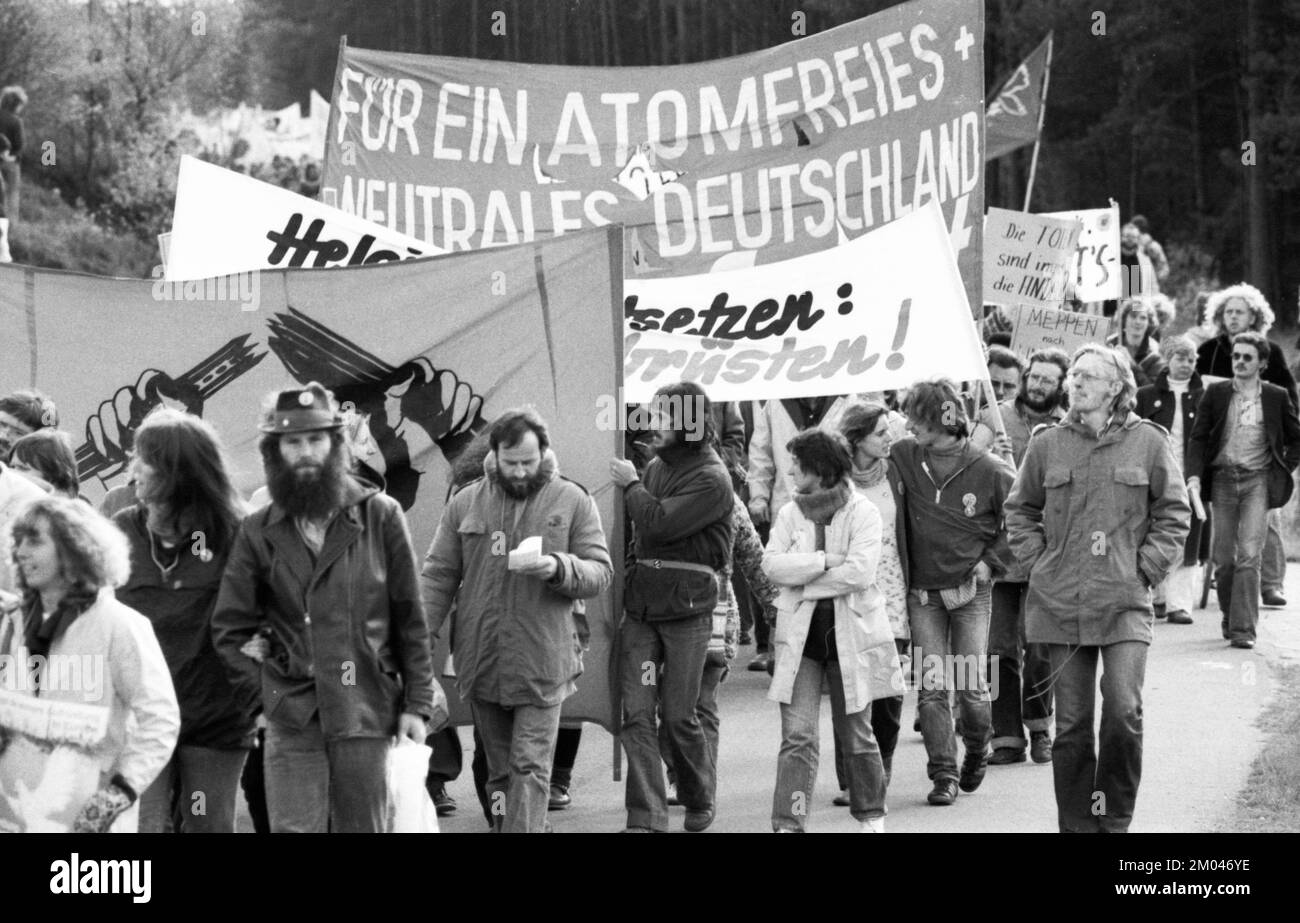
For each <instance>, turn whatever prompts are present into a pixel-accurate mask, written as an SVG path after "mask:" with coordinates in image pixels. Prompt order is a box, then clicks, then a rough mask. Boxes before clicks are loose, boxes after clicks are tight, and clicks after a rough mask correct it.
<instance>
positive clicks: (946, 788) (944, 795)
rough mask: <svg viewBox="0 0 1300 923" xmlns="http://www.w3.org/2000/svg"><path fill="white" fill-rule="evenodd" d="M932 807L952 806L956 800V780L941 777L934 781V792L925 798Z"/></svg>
mask: <svg viewBox="0 0 1300 923" xmlns="http://www.w3.org/2000/svg"><path fill="white" fill-rule="evenodd" d="M925 800H926V801H928V802H930V804H933V805H945V804H952V803H953V802H954V801H956V800H957V780H956V779H950V778H948V777H947V776H941V777H939V778H938V779H935V780H934V790H933V791H932V792H930V794H929V795H927V796H926V799H925Z"/></svg>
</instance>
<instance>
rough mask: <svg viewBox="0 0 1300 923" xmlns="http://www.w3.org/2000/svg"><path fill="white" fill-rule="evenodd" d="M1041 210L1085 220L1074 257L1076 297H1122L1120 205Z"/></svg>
mask: <svg viewBox="0 0 1300 923" xmlns="http://www.w3.org/2000/svg"><path fill="white" fill-rule="evenodd" d="M1042 214H1043V217H1045V218H1065V219H1067V220H1068V219H1076V218H1077V219H1078V220H1079V221H1082V222H1083V233H1082V234H1080V236H1079V243H1078V246H1077V248H1076V257H1075V274H1074V285H1075V297H1076V298H1078V299H1079V300H1080V301H1106V300H1107V299H1111V298H1118V297H1120V285H1121V277H1120V263H1119V206H1118V205H1111V207H1110V208H1089V209H1085V210H1084V211H1076V212H1043V213H1042Z"/></svg>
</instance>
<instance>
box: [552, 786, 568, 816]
mask: <svg viewBox="0 0 1300 923" xmlns="http://www.w3.org/2000/svg"><path fill="white" fill-rule="evenodd" d="M571 804H573V799H572V798H571V797H569V786H567V785H552V786H551V800H550V801H548V802H547V803H546V809H547V810H548V811H563V810H564V809H565V808H567V807H568V806H569V805H571Z"/></svg>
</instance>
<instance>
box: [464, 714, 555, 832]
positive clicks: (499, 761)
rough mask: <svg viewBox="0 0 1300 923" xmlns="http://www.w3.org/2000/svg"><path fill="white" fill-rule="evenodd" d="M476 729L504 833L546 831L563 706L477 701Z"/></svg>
mask: <svg viewBox="0 0 1300 923" xmlns="http://www.w3.org/2000/svg"><path fill="white" fill-rule="evenodd" d="M470 707H471V708H472V709H473V711H474V727H475V729H476V730H477V731H478V734H479V739H480V740H482V741H483V752H484V755H485V756H486V757H487V771H488V779H487V787H486V793H487V798H488V810H489V811H490V812H491V814H492V818H493V821H494V823H495V825H496V828H497V829H498V830H500V831H501V832H502V833H545V832H546V830H547V827H548V825H547V822H546V811H547V803H548V802H549V800H550V795H551V760H552V759H554V757H555V741H556V739H557V738H558V737H559V734H560V706H559V705H550V706H547V707H539V706H535V705H517V706H515V707H513V708H504V707H502V706H500V705H498V704H496V703H495V702H483V701H479V700H477V699H476V700H474V701H472V702H471V703H470Z"/></svg>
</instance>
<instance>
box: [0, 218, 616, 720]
mask: <svg viewBox="0 0 1300 923" xmlns="http://www.w3.org/2000/svg"><path fill="white" fill-rule="evenodd" d="M621 260H622V235H621V234H620V233H619V231H618V230H617V229H614V228H609V229H603V230H595V231H588V232H583V233H580V234H573V235H569V236H566V237H564V238H561V239H556V240H551V241H545V242H539V243H534V244H525V245H520V246H517V247H501V248H495V249H493V250H489V251H481V252H476V253H467V254H457V255H454V256H442V257H433V258H430V259H423V260H415V261H408V262H403V263H391V264H386V265H375V266H358V267H355V268H340V269H337V270H334V271H332V272H314V271H311V270H296V269H288V270H264V271H261V272H255V273H245V274H243V275H242V276H230V277H223V278H221V279H219V280H213V279H208V280H202V281H197V282H186V283H169V282H165V281H164V280H161V279H159V280H157V281H154V282H149V281H134V280H126V279H106V278H99V277H93V276H86V275H80V274H76V273H67V272H56V271H44V270H35V269H30V268H21V267H17V266H7V265H0V330H3V331H4V333H3V335H2V336H0V394H5V393H9V392H11V391H14V390H17V389H19V388H30V387H34V388H38V389H40V390H41V391H42V392H44V393H45V394H47V395H49V396H50V397H51V398H53V399H54V401H55V402H56V403H57V405H58V408H59V416H60V424H61V427H62V428H63V429H64V430H65V431H67V432H68V433H69V434H70V435H71V436H72V440H73V443H74V445H75V446H76V452H77V464H78V469H79V473H80V475H81V479H82V483H81V490H82V493H83V495H84V496H86V498H87V499H89V500H91V501H92V502H94V503H98V502H99V500H100V499H101V498H102V497H103V496H104V494H105V493H106V492H107V491H108V490H110V489H111V488H113V487H116V486H118V485H123V484H125V483H126V481H127V462H128V460H129V457H130V451H131V444H132V435H133V433H134V431H135V428H136V427H137V426H138V425H139V424H140V422H141V421H142V420H143V419H144V417H145V416H146V415H147V414H148V413H149V411H150V410H152V409H153V408H154V407H157V406H158V405H160V404H170V405H172V406H175V407H179V408H183V409H185V410H188V411H190V412H191V413H195V414H198V415H199V416H202V417H203V418H204V419H206V420H208V421H210V422H211V423H213V424H214V425H215V426H216V428H217V430H218V431H219V432H220V433H221V435H222V437H223V439H224V441H225V444H226V448H227V450H228V451H229V453H230V455H231V457H232V460H233V462H234V465H235V468H236V483H237V485H238V486H239V487H240V489H241V490H242V492H243V494H244V496H245V497H248V496H250V495H251V494H252V493H253V491H254V490H256V489H257V488H258V487H260V486H261V485H262V483H263V481H264V478H263V473H262V464H261V460H260V457H259V455H258V450H257V440H258V435H259V433H258V431H257V424H258V421H259V414H260V411H261V408H262V406H263V402H264V399H265V398H266V397H267V395H269V394H271V393H272V392H275V391H277V390H279V389H282V388H289V387H295V386H298V385H301V384H304V383H306V382H308V381H313V380H314V381H319V382H321V383H322V384H324V385H325V386H326V387H329V388H331V389H332V390H333V391H334V393H335V395H336V397H337V398H338V400H339V402H340V404H341V406H342V408H343V410H344V412H345V415H346V418H347V421H348V423H347V433H348V435H349V437H350V441H351V443H352V447H353V452H354V455H355V456H356V457H357V459H358V460H359V461H360V462H361V463H362V464H364V465H365V466H367V467H369V468H370V469H371V470H372V471H373V472H374V473H376V474H378V475H381V476H382V478H383V480H384V482H385V483H386V484H387V492H388V493H389V494H390V495H391V496H392V497H394V498H395V499H397V500H398V501H399V502H400V503H401V505H402V508H403V509H404V510H405V511H406V514H407V518H408V521H409V523H410V527H411V533H412V536H413V538H414V541H415V547H416V554H417V556H419V557H420V558H421V559H422V558H423V556H424V553H425V551H426V550H427V549H428V547H429V545H430V543H431V542H432V540H433V536H434V531H435V530H436V528H437V524H438V517H439V515H440V514H441V511H442V508H443V506H444V503H445V500H446V497H447V495H448V491H449V488H450V486H451V482H452V471H453V466H454V465H456V463H457V461H458V460H462V459H468V458H469V457H470V456H468V455H466V450H467V448H469V447H470V445H471V443H472V442H473V441H474V439H475V436H476V435H478V434H481V433H484V432H485V431H486V428H487V426H488V425H489V423H490V422H491V420H492V419H493V418H495V417H496V416H497V415H498V414H500V413H501V412H502V411H504V410H506V409H508V408H511V407H517V406H521V405H525V404H527V405H532V406H533V407H534V408H536V409H537V411H538V412H539V413H540V414H541V415H542V417H544V418H545V419H546V421H547V423H548V424H549V426H550V430H551V441H552V444H553V446H554V448H555V451H556V454H557V456H558V460H559V465H560V471H561V473H562V474H564V475H565V476H567V477H569V478H572V479H573V480H575V481H578V482H579V483H580V484H582V485H583V486H584V487H586V488H587V490H588V491H590V492H591V494H592V495H593V496H594V497H595V498H596V501H597V505H598V507H599V509H600V515H601V520H602V522H603V524H604V526H605V531H606V534H607V536H608V538H609V547H610V549H611V551H612V552H615V557H618V555H617V551H618V549H621V547H622V536H621V529H620V518H621V510H619V511H618V516H619V518H616V515H615V514H616V510H615V507H616V504H615V499H616V496H617V493H616V491H615V489H614V487H613V485H612V484H611V483H610V481H609V460H610V458H612V457H614V456H615V455H617V454H618V453H619V451H620V447H621V434H620V433H619V432H618V431H617V430H616V428H615V426H616V421H615V426H611V425H610V420H609V419H608V418H609V416H610V415H609V414H608V413H606V414H600V413H599V412H598V410H599V409H600V408H602V407H605V406H606V405H608V404H609V402H610V401H611V400H612V399H613V398H612V396H613V395H616V394H617V393H618V387H619V385H620V384H621V383H622V369H621V357H622V349H621V348H620V346H621V343H622V299H623V292H622V274H621V270H620V267H621ZM461 466H462V470H463V468H464V466H465V461H464V460H462V461H461ZM613 603H614V593H613V591H612V590H611V591H610V592H609V593H607V594H606V595H605V596H604V597H602V598H600V599H598V600H591V601H589V602H588V606H587V621H588V623H589V624H590V627H591V647H590V651H589V652H588V654H587V656H586V673H585V674H584V676H583V678H582V680H580V682H579V692H578V694H577V695H576V696H575V697H573V698H571V699H570V700H569V702H568V703H566V705H565V712H564V714H565V717H566V718H572V719H582V720H587V721H594V722H598V723H600V724H603V725H605V726H606V727H610V728H611V729H612V727H613V725H612V713H611V696H610V687H609V675H608V670H607V667H608V660H609V650H610V638H611V635H612V631H613V624H612V622H613V620H612V613H613V612H614V611H615V609H614V605H613ZM441 646H442V648H443V649H442V650H441V651H439V660H438V662H439V664H440V665H441V664H445V663H447V662H448V660H447V656H446V650H445V648H446V639H445V638H443V639H442V644H441ZM444 686H445V687H446V688H447V692H448V694H449V696H451V697H452V698H453V699H454V697H455V689H454V683H451V682H446V683H444ZM462 717H463V718H464V719H465V720H466V721H467V720H468V710H467V709H466V710H465V711H464V713H463V715H462Z"/></svg>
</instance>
